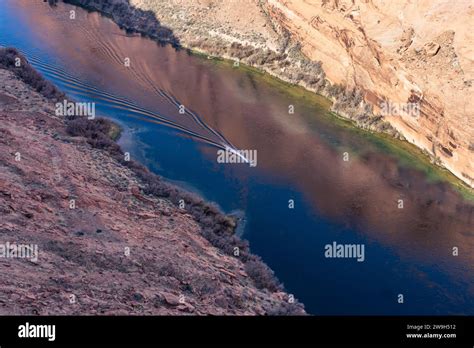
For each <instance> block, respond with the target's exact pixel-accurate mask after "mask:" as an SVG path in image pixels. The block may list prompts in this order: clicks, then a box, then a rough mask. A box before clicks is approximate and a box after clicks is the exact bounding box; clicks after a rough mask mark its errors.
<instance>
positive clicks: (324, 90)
mask: <svg viewBox="0 0 474 348" xmlns="http://www.w3.org/2000/svg"><path fill="white" fill-rule="evenodd" d="M63 1H64V3H66V4H70V5H74V6H78V7H81V8H83V9H85V10H86V11H88V12H97V13H99V14H100V15H102V16H104V17H106V18H109V19H110V20H112V21H113V22H115V23H116V24H117V25H118V26H119V27H120V28H122V29H124V30H126V31H127V32H130V33H137V34H140V35H142V36H144V37H147V38H149V39H151V40H154V41H157V42H158V43H160V44H171V45H172V46H173V47H174V48H175V49H184V50H187V51H188V52H189V53H190V54H193V55H195V56H199V57H201V58H202V59H209V60H213V61H216V62H222V63H224V64H228V65H232V64H233V63H234V62H235V61H236V59H237V60H238V61H239V66H238V67H237V69H243V70H245V71H250V72H251V73H258V74H260V75H263V76H264V78H265V79H266V80H267V81H270V82H273V83H276V84H286V85H287V86H288V87H289V88H290V89H292V88H301V89H303V90H304V91H305V92H308V93H311V94H313V95H315V96H317V97H319V98H324V99H325V100H327V102H328V110H327V111H328V112H329V113H330V114H331V115H332V116H333V117H334V118H336V119H340V120H345V121H348V122H349V123H350V124H351V125H352V126H353V127H355V128H357V129H360V130H362V131H366V132H367V133H368V134H373V135H380V138H381V139H383V138H384V136H388V138H385V139H389V138H390V139H392V140H394V141H396V142H397V141H399V142H400V143H399V144H400V148H401V149H403V148H404V149H411V150H410V152H411V153H412V154H414V155H416V156H419V158H420V160H421V161H422V162H424V164H426V163H429V166H432V167H435V169H434V170H435V171H437V172H438V176H439V177H440V178H444V180H446V181H447V182H449V183H450V184H451V185H452V186H453V187H454V188H455V189H456V190H458V191H461V193H462V194H463V196H464V197H469V198H470V199H471V200H474V187H473V186H470V185H469V183H468V182H467V181H465V180H463V179H462V178H460V177H459V176H457V175H456V174H455V173H454V172H452V171H450V170H449V169H448V168H446V166H444V164H443V163H438V159H437V158H436V157H435V156H434V155H432V154H430V153H428V152H427V151H425V150H423V149H422V148H420V147H418V146H417V145H415V144H413V143H410V142H409V141H408V140H406V138H405V137H404V136H403V134H401V133H399V132H398V131H397V130H395V129H394V128H393V127H392V126H391V125H390V124H389V123H388V122H387V121H385V120H384V119H383V118H381V117H380V116H377V115H375V114H373V113H372V107H371V106H370V105H369V104H368V103H366V102H365V101H363V100H362V99H361V96H360V95H359V94H358V92H357V91H355V90H347V89H346V88H345V87H343V86H340V85H333V84H331V83H330V82H329V81H328V80H327V79H326V77H325V74H324V71H322V69H321V67H320V66H318V64H315V63H313V62H310V61H309V60H307V59H306V57H304V56H303V55H302V53H301V52H299V51H297V50H294V48H292V47H290V48H289V49H287V51H288V52H287V53H284V54H282V55H281V57H277V58H275V59H276V61H277V62H278V64H280V62H281V63H284V62H288V63H289V64H291V65H290V66H288V67H285V68H284V71H278V70H279V68H278V64H277V67H275V66H274V65H272V66H268V65H266V63H263V64H249V63H250V62H248V59H247V58H245V57H244V58H243V59H240V58H239V57H234V56H232V55H231V54H229V51H230V52H231V53H235V52H234V51H235V48H237V51H238V50H239V49H240V50H243V51H246V50H248V47H247V46H243V45H241V44H237V45H236V47H233V46H234V45H233V44H232V45H230V47H227V46H229V45H228V43H226V42H213V43H210V44H209V43H207V42H206V43H204V44H202V45H203V46H205V45H210V46H209V47H207V49H206V48H205V47H199V46H192V45H188V44H186V43H181V42H177V41H176V40H177V39H176V37H174V35H173V37H172V39H171V40H168V39H166V40H161V39H160V38H158V37H156V35H155V36H154V35H153V34H150V33H148V32H146V31H144V30H141V29H140V28H137V27H131V26H128V25H126V23H124V18H125V17H124V16H125V15H126V14H127V12H124V13H122V14H121V15H118V16H116V15H115V14H111V13H108V12H107V11H106V10H105V9H104V8H98V7H97V6H98V5H97V4H93V5H90V4H89V0H63ZM128 6H130V5H128ZM128 11H131V9H130V8H129V7H128ZM129 14H130V13H129ZM266 15H267V16H268V14H266ZM137 16H138V17H139V16H140V15H137ZM127 18H128V17H127ZM147 20H149V19H148V18H147ZM158 20H159V18H157V19H155V21H158ZM269 21H271V19H269ZM166 29H168V28H166ZM172 29H173V28H171V29H168V30H172ZM213 45H215V47H214V46H213ZM288 45H290V46H291V45H292V43H291V40H290V42H289V43H288ZM253 52H255V53H254V55H258V54H259V53H262V52H264V51H263V49H259V48H253ZM237 54H238V53H237ZM250 57H253V56H250ZM280 59H282V60H281V61H280ZM295 62H297V63H298V64H299V65H302V66H303V67H298V68H296V67H295V66H294V65H295V64H296V63H295ZM285 65H286V63H285ZM287 69H289V70H287ZM291 69H293V70H291ZM314 69H316V71H317V72H318V77H317V79H316V80H317V81H315V80H314V78H313V77H312V76H311V74H312V73H313V71H312V70H314ZM295 75H302V76H303V77H301V78H298V79H295V78H291V76H295ZM289 76H290V77H289ZM312 78H313V79H312ZM272 79H273V80H274V81H271V80H272ZM311 79H312V80H311ZM306 80H308V81H311V83H312V84H313V86H315V87H312V86H311V85H309V84H308V83H306V82H305V81H306ZM287 92H289V93H292V92H294V91H293V90H292V91H287ZM296 92H297V93H298V91H296ZM342 100H343V101H342ZM329 104H330V105H329Z"/></svg>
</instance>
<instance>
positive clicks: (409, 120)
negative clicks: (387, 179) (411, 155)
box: [263, 0, 474, 186]
mask: <svg viewBox="0 0 474 348" xmlns="http://www.w3.org/2000/svg"><path fill="white" fill-rule="evenodd" d="M263 6H264V7H265V8H266V9H267V11H268V13H269V15H270V17H271V18H272V20H273V21H275V22H277V23H278V24H280V25H282V26H283V27H284V28H285V29H286V30H288V32H289V33H290V34H291V36H292V38H293V39H294V40H295V41H297V42H298V43H299V44H300V45H301V50H302V52H303V53H304V54H305V55H306V56H307V57H308V58H309V59H311V60H315V61H321V62H322V67H323V70H324V72H325V73H326V77H327V78H328V79H329V80H330V81H331V82H332V83H339V84H343V85H348V86H356V87H358V88H360V89H361V90H363V92H364V98H365V100H367V101H368V102H370V103H371V104H372V105H373V106H374V112H375V113H381V114H382V115H383V116H384V118H385V119H386V120H387V121H388V122H390V124H391V125H392V126H393V127H395V128H396V129H397V130H398V131H399V132H400V133H401V134H402V135H403V136H404V137H405V138H406V140H408V141H409V142H411V143H413V144H415V145H417V146H418V147H420V148H421V149H424V150H426V151H427V152H429V153H430V154H432V155H433V156H435V158H436V161H437V162H438V164H441V165H444V166H445V167H446V168H448V169H449V170H450V171H451V172H453V173H454V174H455V175H456V176H458V177H459V178H460V179H462V180H463V181H464V182H466V183H467V184H469V185H470V186H474V102H473V99H472V95H473V92H474V86H473V85H474V35H473V34H472V26H473V24H474V3H473V2H472V1H463V0H460V1H442V0H441V1H432V0H419V1H385V0H325V1H317V0H266V1H264V4H263ZM384 103H385V104H384ZM407 103H418V105H419V109H418V110H414V109H410V107H409V106H406V107H405V104H407ZM384 105H385V106H387V105H389V106H391V108H386V107H385V108H384V109H382V106H384Z"/></svg>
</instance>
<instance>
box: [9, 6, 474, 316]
mask: <svg viewBox="0 0 474 348" xmlns="http://www.w3.org/2000/svg"><path fill="white" fill-rule="evenodd" d="M71 9H74V10H75V11H77V19H76V20H75V21H74V22H71V21H70V20H69V19H68V18H67V15H68V13H69V11H70V10H71ZM0 45H2V46H13V47H16V48H18V49H20V50H21V51H22V52H23V53H24V54H25V55H26V56H27V57H28V59H29V60H30V62H31V63H32V64H33V66H35V67H36V68H37V69H38V70H39V71H40V72H41V73H43V74H44V76H45V77H46V78H47V79H49V80H51V81H52V82H54V83H55V84H56V85H57V86H58V87H59V88H60V89H62V90H63V91H65V92H66V93H67V94H68V95H69V96H70V97H72V98H74V99H76V100H79V101H88V102H94V103H96V106H97V111H98V113H99V115H101V116H104V117H108V118H111V119H113V120H115V121H117V122H118V123H119V124H120V125H121V126H122V127H123V129H124V132H123V136H122V138H121V140H120V144H121V146H122V147H123V148H124V149H125V150H126V151H130V152H131V154H132V157H133V158H136V159H138V160H139V161H141V162H142V163H144V164H145V165H147V166H148V167H149V168H150V169H151V170H153V171H154V172H156V173H157V174H160V175H162V176H164V177H165V178H167V179H168V180H170V181H172V182H174V183H176V184H177V185H179V186H182V187H184V188H186V189H189V190H193V191H195V192H197V193H199V194H200V195H202V196H203V197H204V198H205V199H206V200H209V201H212V202H215V203H216V204H218V205H219V206H220V208H221V209H222V210H223V211H225V212H228V213H230V212H234V211H239V212H242V213H243V214H244V216H245V228H244V231H243V237H244V238H245V239H248V240H249V242H250V247H251V250H252V251H253V252H254V253H255V254H257V255H259V256H261V257H262V259H263V260H264V261H265V262H266V263H267V264H268V265H269V266H270V267H271V268H272V269H273V270H274V271H275V274H276V275H277V277H278V278H279V279H280V280H281V281H282V282H283V283H284V285H285V288H286V290H287V291H288V292H289V293H292V294H294V295H295V297H296V298H298V299H299V300H300V301H301V302H303V303H304V304H305V307H306V310H307V311H308V312H309V313H312V314H317V315H370V314H372V315H373V314H380V315H389V314H400V315H401V314H418V315H423V314H435V315H436V314H439V315H442V314H471V315H472V314H474V296H473V295H474V271H473V269H472V265H473V253H474V251H473V249H472V246H473V245H474V227H473V226H474V213H473V211H474V207H473V205H472V203H469V202H467V201H465V200H464V199H463V198H462V197H461V196H460V195H459V194H458V193H457V192H455V191H454V189H452V188H451V187H450V186H449V185H448V184H446V183H443V182H439V181H436V180H433V179H432V178H430V177H429V174H427V173H426V172H424V171H423V170H421V169H420V168H414V167H413V166H410V165H408V164H407V163H405V162H404V158H403V156H401V155H397V154H396V153H394V152H393V151H391V150H390V149H387V148H386V147H385V146H384V145H383V143H382V142H381V141H377V140H373V139H372V138H371V137H370V136H367V135H366V134H364V132H360V131H357V130H353V129H351V128H350V127H347V126H344V125H343V124H340V122H339V123H338V122H336V121H335V120H332V119H331V117H332V116H328V113H327V112H326V107H327V106H325V101H324V100H323V99H316V101H318V100H319V102H314V101H311V97H300V96H292V95H291V94H286V93H285V91H284V88H282V87H281V86H280V87H278V86H276V85H275V83H272V82H268V79H266V78H265V77H262V76H260V75H258V74H254V73H252V72H249V71H247V70H244V69H233V68H232V67H229V66H226V65H225V64H216V63H215V62H212V61H209V60H206V59H204V58H201V57H197V56H193V55H188V54H187V53H186V52H184V51H179V52H176V51H175V50H173V49H172V48H170V47H160V46H158V45H156V44H155V43H153V42H151V41H150V40H147V39H145V38H141V37H136V36H128V35H126V34H125V33H124V32H122V31H121V30H120V29H118V28H117V27H116V26H115V24H113V23H112V22H111V21H110V20H109V19H105V18H102V17H101V16H99V15H98V14H95V13H87V12H86V11H84V10H81V9H78V8H74V7H70V6H66V5H63V4H60V6H58V7H56V8H50V7H49V6H48V5H47V4H45V3H43V2H42V1H37V2H34V4H33V2H31V1H23V0H21V1H12V0H6V1H2V2H1V4H0ZM124 57H130V58H131V62H132V67H133V68H132V69H127V67H123V66H122V65H121V64H120V62H121V60H122V58H124ZM181 103H182V104H183V105H185V106H186V109H187V110H188V111H187V113H186V114H185V115H182V114H179V111H178V108H177V106H179V105H181ZM318 103H319V104H318ZM290 104H291V105H294V106H295V109H296V110H297V112H296V114H297V115H290V116H289V115H288V114H287V112H286V110H287V108H288V105H290ZM226 146H229V147H234V148H236V149H256V150H257V151H258V165H257V167H255V168H253V167H250V166H248V165H245V164H241V165H225V164H224V165H223V164H220V163H217V161H216V150H217V149H220V148H225V147H226ZM344 152H347V153H349V154H350V156H351V157H350V158H351V160H350V161H349V162H347V163H345V162H344V161H342V160H341V158H342V154H343V153H344ZM400 198H402V199H404V201H405V202H406V207H405V208H404V209H405V210H404V211H403V212H401V211H400V209H399V208H398V207H397V201H398V199H400ZM291 202H294V208H290V207H289V205H290V203H291ZM433 202H434V203H433ZM333 242H337V243H340V244H344V243H346V244H362V245H364V247H365V248H364V250H365V255H364V256H365V259H364V261H363V262H357V260H356V259H354V258H340V259H338V258H327V257H325V246H326V245H327V244H332V243H333ZM453 247H458V248H459V250H460V255H459V256H453V255H452V248H453ZM400 294H402V295H403V299H404V301H403V303H399V295H400Z"/></svg>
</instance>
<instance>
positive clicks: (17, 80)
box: [0, 50, 304, 315]
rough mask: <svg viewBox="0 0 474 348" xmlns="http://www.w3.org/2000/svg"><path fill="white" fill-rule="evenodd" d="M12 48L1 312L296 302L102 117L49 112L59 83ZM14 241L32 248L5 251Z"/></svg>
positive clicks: (5, 107)
mask: <svg viewBox="0 0 474 348" xmlns="http://www.w3.org/2000/svg"><path fill="white" fill-rule="evenodd" d="M12 55H15V56H16V53H15V51H14V50H9V51H8V52H7V53H5V51H1V50H0V81H1V84H0V86H1V87H0V216H1V219H0V248H1V250H0V251H1V253H0V269H1V270H2V273H3V275H4V276H2V277H1V279H0V314H2V315H11V314H113V315H115V314H159V315H161V314H164V315H180V314H194V315H200V314H213V315H219V314H239V315H260V314H303V313H304V310H303V309H302V306H301V305H300V304H299V303H298V302H296V303H289V302H292V301H288V300H289V297H288V295H287V294H286V293H284V292H283V290H282V287H281V285H279V284H278V282H277V281H276V280H275V278H274V277H273V275H272V272H271V271H270V270H269V269H268V267H266V266H265V265H264V264H263V263H262V262H261V261H260V260H259V259H258V258H257V257H256V256H254V255H251V254H250V253H249V251H248V247H247V246H246V244H245V243H243V242H242V241H239V240H238V239H236V238H235V237H233V236H232V235H231V233H230V232H229V234H228V235H227V234H226V233H228V232H227V231H232V230H233V228H234V227H235V222H234V221H233V220H232V219H231V218H230V217H227V216H224V215H222V214H221V213H220V212H218V211H217V210H216V208H215V207H212V206H211V205H208V204H207V203H205V202H202V200H198V199H197V198H193V199H194V200H195V201H194V202H193V201H192V198H190V197H191V196H190V195H188V194H186V193H185V192H180V191H179V190H177V189H173V190H174V191H172V188H171V187H170V186H167V185H166V184H165V183H163V182H162V181H161V180H160V179H159V178H158V177H156V176H155V175H153V174H151V173H149V172H148V171H147V170H146V169H144V168H143V167H141V166H140V165H138V164H136V163H135V164H133V163H132V164H128V165H127V164H126V163H124V162H123V161H120V160H119V156H123V153H121V152H120V151H119V149H118V147H115V146H112V144H114V143H113V142H112V141H111V140H110V139H108V138H106V135H107V134H109V133H110V132H109V131H110V130H111V129H112V128H113V127H112V124H111V123H110V122H107V121H103V120H95V121H91V120H85V119H84V120H83V119H80V120H77V119H73V120H65V119H64V118H63V117H61V116H56V115H55V110H54V104H53V102H52V99H51V98H56V99H58V98H59V97H62V96H63V95H62V94H61V93H60V92H59V91H57V90H56V89H55V88H54V87H52V86H51V85H49V84H48V83H46V82H44V80H38V79H40V77H39V75H38V74H35V73H34V72H33V70H32V69H31V68H30V67H29V66H28V65H27V63H26V61H25V60H24V58H23V57H22V58H21V61H22V64H23V65H22V68H13V69H9V70H5V69H2V68H1V66H2V65H3V67H5V65H7V66H8V65H9V64H10V58H11V56H12ZM17 56H20V55H17ZM25 67H27V68H25ZM25 69H26V70H25ZM10 70H11V71H10ZM24 81H28V83H29V84H26V83H25V82H24ZM111 127H112V128H111ZM101 130H107V132H105V133H104V132H103V133H101ZM81 132H82V133H81ZM80 134H82V136H81V135H80ZM176 197H180V198H182V199H183V200H184V202H186V206H189V207H191V208H190V209H187V208H186V209H181V208H182V207H178V206H177V205H176V204H175V202H174V201H173V199H175V198H176ZM211 227H212V230H211ZM233 243H234V244H233ZM21 244H23V245H28V246H32V247H31V250H33V246H35V247H34V248H37V251H38V254H36V256H37V257H20V256H19V254H17V255H13V254H12V253H11V251H12V250H13V247H12V246H13V245H17V246H18V245H21ZM229 248H230V252H229ZM236 248H237V249H238V250H239V253H237V254H236V253H235V250H236ZM7 249H8V250H10V251H9V252H7ZM30 256H32V255H30ZM33 256H34V255H33Z"/></svg>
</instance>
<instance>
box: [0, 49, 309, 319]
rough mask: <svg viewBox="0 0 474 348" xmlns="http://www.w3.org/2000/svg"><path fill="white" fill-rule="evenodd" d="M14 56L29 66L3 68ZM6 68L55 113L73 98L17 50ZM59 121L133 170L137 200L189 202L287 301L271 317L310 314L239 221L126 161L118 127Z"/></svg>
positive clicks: (260, 284) (255, 275) (260, 280)
mask: <svg viewBox="0 0 474 348" xmlns="http://www.w3.org/2000/svg"><path fill="white" fill-rule="evenodd" d="M5 52H7V53H6V59H3V55H4V53H5ZM14 57H20V59H21V60H22V62H24V63H23V64H22V65H21V67H20V68H16V67H14V65H9V64H7V65H5V64H2V62H3V63H5V62H7V63H11V64H14V59H13V58H14ZM0 69H4V70H6V71H10V72H12V73H13V74H14V76H15V78H16V79H17V80H18V81H21V82H22V83H24V84H26V85H28V86H30V87H31V88H33V89H34V90H36V91H37V92H38V93H40V94H42V96H43V97H44V98H45V99H46V100H48V103H47V104H50V106H51V110H54V108H52V105H53V103H54V102H56V101H57V100H59V99H58V98H65V97H67V96H66V95H65V94H64V93H62V92H61V91H60V90H59V89H57V88H56V87H55V86H54V85H53V84H52V83H50V82H49V81H47V80H45V79H44V78H43V77H42V76H41V75H40V74H39V73H38V72H37V71H36V70H35V69H34V68H33V67H32V66H31V65H30V64H29V63H28V61H27V59H26V58H25V57H24V56H23V55H21V54H20V53H19V52H18V51H16V50H15V49H11V48H6V49H0ZM30 76H33V79H31V78H29V77H30ZM49 117H52V116H49ZM59 121H60V122H61V123H62V124H63V127H64V128H65V132H66V134H68V135H69V136H71V137H72V138H77V139H78V143H81V142H82V140H80V139H84V140H85V142H86V143H87V144H88V146H89V147H90V149H91V150H92V149H96V150H99V151H101V152H104V153H106V154H107V155H108V156H110V158H111V160H113V161H116V162H117V165H118V166H123V167H124V168H127V169H128V170H130V171H131V172H132V173H133V174H134V175H135V176H136V179H137V180H138V182H140V183H141V186H142V187H143V189H142V190H140V189H139V190H138V192H137V191H135V192H133V190H132V194H133V196H135V197H136V198H137V199H139V200H145V201H146V200H149V199H164V200H166V201H168V202H169V203H170V204H172V205H173V206H174V207H175V208H174V209H176V210H180V209H179V208H178V207H179V205H180V202H181V201H183V202H184V203H185V207H184V208H183V209H182V212H181V213H180V214H183V213H185V214H189V216H191V217H192V218H193V220H194V221H195V222H196V223H197V224H198V225H199V226H200V231H199V234H200V235H201V236H202V237H203V238H204V239H206V240H207V242H208V243H209V244H210V246H212V247H214V248H216V249H217V250H219V251H220V252H222V253H223V254H224V255H226V257H231V258H235V259H236V260H238V261H239V262H241V263H242V264H243V266H244V268H245V272H246V274H247V275H246V277H247V276H248V277H249V278H250V279H251V280H252V282H253V284H254V286H255V287H256V289H259V290H260V291H263V292H268V293H269V294H273V295H275V296H276V297H278V298H280V297H281V302H280V303H279V305H278V306H276V307H274V308H271V310H270V311H269V312H267V313H266V314H268V315H306V314H307V313H306V312H305V311H304V306H303V304H302V303H300V302H298V301H297V300H295V302H293V303H290V302H288V301H287V300H285V299H287V298H288V294H287V293H286V292H285V289H284V287H283V284H282V283H280V281H279V280H278V279H277V277H276V276H275V274H274V272H273V270H271V269H270V268H269V267H268V266H267V265H266V264H265V263H264V262H263V261H262V259H261V258H260V257H259V256H257V255H255V254H253V253H252V252H251V251H250V248H249V244H248V242H247V241H246V240H243V239H241V238H240V236H238V235H237V231H238V229H239V227H238V224H237V220H238V216H235V214H225V213H223V212H221V211H220V210H219V208H218V207H217V206H215V205H214V204H212V203H209V202H207V201H205V200H204V199H203V198H201V197H199V196H198V195H196V194H194V193H192V192H188V191H186V190H184V189H182V188H179V187H177V186H176V185H173V184H172V183H170V182H168V181H166V180H165V179H162V178H161V177H160V176H159V175H157V174H154V173H152V172H151V171H150V170H148V168H146V167H145V166H144V165H142V164H140V163H138V162H135V161H134V160H130V161H127V160H125V159H124V152H123V151H122V149H121V148H120V146H119V145H118V144H117V142H116V140H117V139H118V137H119V136H120V133H121V131H122V130H121V127H120V126H119V125H118V124H117V123H115V122H112V121H110V120H108V119H106V118H95V119H93V120H88V119H87V118H83V117H68V118H65V119H60V120H59ZM147 197H148V198H147ZM167 214H169V213H167ZM165 215H166V214H165ZM236 249H237V250H238V251H239V252H238V255H237V256H236V255H235V250H236Z"/></svg>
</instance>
